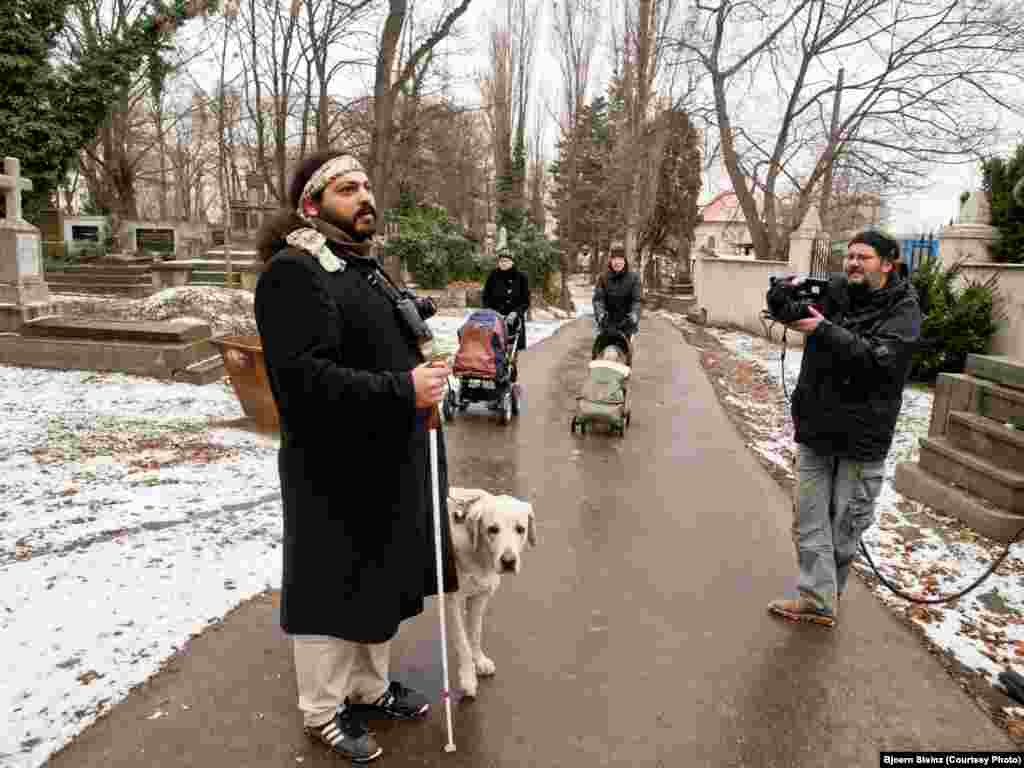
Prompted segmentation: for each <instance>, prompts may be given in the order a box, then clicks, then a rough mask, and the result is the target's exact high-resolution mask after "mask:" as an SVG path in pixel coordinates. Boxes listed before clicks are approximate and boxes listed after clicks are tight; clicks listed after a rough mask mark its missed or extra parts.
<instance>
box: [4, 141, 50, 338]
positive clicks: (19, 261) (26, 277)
mask: <svg viewBox="0 0 1024 768" xmlns="http://www.w3.org/2000/svg"><path fill="white" fill-rule="evenodd" d="M31 189H32V182H31V181H30V180H29V179H26V178H24V177H22V175H21V163H20V162H19V161H18V160H17V159H16V158H13V157H5V158H4V173H3V174H0V191H2V192H3V196H4V214H5V215H4V218H3V219H0V331H17V330H19V329H20V328H21V326H22V325H24V324H25V323H26V322H28V321H29V320H31V319H33V318H36V317H40V316H43V315H49V314H52V312H53V307H52V304H51V302H50V291H49V289H48V288H47V286H46V281H45V280H44V279H43V263H42V238H41V236H40V232H39V230H38V229H37V228H36V227H34V226H32V225H31V224H29V223H28V222H27V221H25V219H24V218H23V217H22V207H21V194H22V192H24V191H26V190H31Z"/></svg>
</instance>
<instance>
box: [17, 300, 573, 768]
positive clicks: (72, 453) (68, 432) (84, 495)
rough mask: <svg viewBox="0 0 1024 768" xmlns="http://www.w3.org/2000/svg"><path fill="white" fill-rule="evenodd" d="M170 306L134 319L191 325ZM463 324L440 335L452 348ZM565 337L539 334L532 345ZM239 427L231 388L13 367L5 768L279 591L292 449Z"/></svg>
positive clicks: (448, 323) (143, 304) (452, 324)
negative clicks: (212, 628) (238, 611)
mask: <svg viewBox="0 0 1024 768" xmlns="http://www.w3.org/2000/svg"><path fill="white" fill-rule="evenodd" d="M181 290H184V289H179V291H181ZM190 290H192V291H193V292H194V290H195V289H190ZM220 290H223V289H209V290H207V292H208V293H217V292H218V291H220ZM186 293H187V292H186ZM234 293H236V294H240V293H242V292H239V291H235V292H234ZM157 296H160V294H157ZM189 296H191V294H189ZM172 298H173V297H171V296H165V297H162V298H159V299H156V298H154V297H150V299H147V300H141V301H140V302H134V303H132V302H127V303H124V306H123V307H122V309H123V310H124V312H126V313H128V312H130V313H135V314H137V315H141V316H143V317H145V316H147V313H149V314H148V316H149V317H150V318H151V317H152V315H153V314H156V315H163V317H170V316H179V315H180V311H179V312H178V313H173V312H167V311H166V310H165V309H161V307H166V306H167V305H169V304H172V303H173V301H172ZM179 298H181V297H179ZM193 300H194V297H192V298H189V299H188V301H189V302H192V303H194V305H195V307H196V308H197V311H196V312H195V314H196V315H198V316H209V315H210V312H209V311H208V307H207V309H206V311H204V310H203V306H204V305H202V302H200V301H193ZM181 303H182V302H179V307H180V305H181ZM237 303H238V307H235V308H234V311H235V314H234V315H231V314H230V311H231V309H232V308H231V307H228V305H227V304H224V302H220V304H221V305H223V307H225V308H226V309H224V310H223V311H227V312H229V314H228V315H221V316H219V322H220V324H221V325H222V327H234V328H242V327H244V326H245V323H246V322H249V320H248V318H247V316H246V315H245V312H246V307H247V306H248V307H251V301H250V302H248V305H246V303H245V302H244V297H243V299H238V300H237ZM219 311H220V310H219ZM165 312H166V314H165ZM463 317H464V316H455V317H452V316H437V317H434V318H432V319H431V320H430V325H431V327H432V328H433V329H434V332H435V334H436V335H437V338H438V341H439V346H441V347H442V349H449V350H451V351H454V349H455V348H456V342H455V331H456V330H457V328H458V327H459V326H460V325H461V323H462V320H463ZM563 322H564V321H559V320H552V321H540V322H530V323H527V338H528V341H529V343H530V344H531V345H533V344H536V343H537V342H539V341H541V340H542V339H544V338H546V337H548V336H549V335H551V334H552V333H554V332H555V331H556V330H557V329H558V327H559V326H560V325H562V323H563ZM236 332H237V331H236ZM242 415H243V414H242V411H241V407H240V405H239V403H238V401H237V399H236V398H235V395H234V393H233V391H232V390H231V388H230V386H229V385H228V384H227V383H226V382H224V381H221V382H218V383H215V384H211V385H207V386H204V387H196V386H192V385H189V384H179V383H167V382H162V381H156V380H153V379H145V378H139V377H135V376H128V375H122V374H106V373H95V372H88V371H54V370H42V369H29V368H15V367H10V366H0V421H2V422H3V423H4V425H5V429H4V430H3V431H2V432H0V637H3V648H4V655H3V659H2V662H0V670H2V674H0V709H3V711H5V712H6V713H7V715H6V718H5V719H6V721H7V723H8V725H7V727H6V728H5V729H3V732H2V733H0V765H2V766H10V767H11V768H15V767H16V768H34V766H38V765H40V764H41V763H43V762H44V761H45V760H46V758H47V757H48V756H49V755H50V754H51V753H53V752H54V751H56V750H57V749H59V748H60V747H61V746H63V745H64V744H66V743H67V742H68V741H69V740H70V739H71V738H72V737H73V736H74V735H75V734H77V733H78V732H80V731H81V730H82V729H83V728H85V727H86V726H87V725H89V724H90V723H91V722H93V721H94V720H95V719H96V717H97V716H98V715H100V714H102V713H103V712H105V711H106V710H107V709H109V708H110V707H112V706H113V705H115V704H116V703H117V702H118V701H119V700H121V699H122V698H124V697H125V696H126V695H127V693H128V692H129V690H130V689H131V688H132V687H133V686H135V685H137V684H139V683H141V682H143V681H144V680H146V679H147V678H148V677H150V676H151V675H152V674H153V673H154V672H156V671H157V670H158V669H159V668H160V665H161V663H162V662H163V661H164V660H165V659H167V658H168V657H169V656H171V655H172V654H173V653H174V652H175V650H176V649H179V648H181V647H182V646H183V644H184V643H185V642H186V641H187V640H188V639H189V637H190V636H193V635H196V634H198V633H200V632H201V631H203V629H204V628H205V627H207V626H209V625H210V624H213V623H216V622H218V621H220V620H221V618H222V617H223V616H224V615H225V614H226V613H227V612H228V611H230V610H231V609H232V608H234V607H235V606H237V605H238V604H239V603H241V602H242V601H244V600H246V599H248V598H250V597H252V596H254V595H256V594H258V593H260V592H262V591H263V590H266V589H267V588H271V587H277V586H279V585H280V577H281V573H280V568H281V562H280V561H281V556H280V550H279V546H280V540H281V508H280V506H281V505H280V486H279V483H278V475H277V445H278V442H277V439H276V438H274V437H269V436H263V435H259V434H254V433H252V432H248V431H245V430H243V429H240V428H238V427H235V426H231V422H234V421H236V420H238V419H241V418H242ZM154 716H158V715H157V713H154Z"/></svg>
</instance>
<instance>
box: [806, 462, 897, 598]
mask: <svg viewBox="0 0 1024 768" xmlns="http://www.w3.org/2000/svg"><path fill="white" fill-rule="evenodd" d="M797 449H798V450H797V466H796V477H797V484H796V488H795V489H794V495H793V496H794V497H793V543H794V544H795V545H796V557H797V564H798V566H799V568H800V581H799V584H798V589H799V591H800V594H801V596H802V597H804V598H805V599H806V600H808V601H809V602H810V603H812V604H813V605H814V607H815V608H816V609H817V610H819V611H821V612H823V613H828V614H834V613H835V608H836V599H837V598H838V597H839V596H841V595H842V594H843V590H845V589H846V582H847V579H848V578H849V575H850V564H851V563H852V562H853V560H854V558H855V557H856V556H857V545H858V544H859V543H860V537H861V536H862V535H863V534H864V531H866V530H867V529H868V528H870V527H871V524H872V523H873V522H874V521H875V502H876V501H877V500H878V494H879V493H881V491H882V483H883V481H884V479H885V462H884V461H867V462H866V461H854V460H852V459H843V458H839V457H836V456H823V455H821V454H819V453H817V452H815V451H813V450H812V449H810V448H808V447H807V446H806V445H798V446H797Z"/></svg>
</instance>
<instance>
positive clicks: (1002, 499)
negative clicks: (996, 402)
mask: <svg viewBox="0 0 1024 768" xmlns="http://www.w3.org/2000/svg"><path fill="white" fill-rule="evenodd" d="M918 463H919V464H920V467H921V469H923V470H925V471H926V472H929V473H931V474H932V475H935V476H936V477H942V478H945V479H946V480H947V481H951V482H953V483H955V484H956V485H958V486H962V487H963V488H966V489H967V490H968V491H970V492H971V493H973V494H976V495H978V496H981V497H983V498H985V499H988V500H989V501H991V502H992V503H993V504H995V505H997V506H999V507H1002V508H1003V509H1005V510H1008V511H1009V512H1013V513H1016V514H1024V473H1020V472H1015V471H1013V470H1011V469H1006V468H1005V467H1000V466H998V465H997V464H995V463H993V462H992V461H989V460H988V459H985V458H982V457H981V456H977V455H975V454H973V453H969V452H967V451H965V450H963V449H961V448H959V447H958V446H957V445H956V444H955V443H954V442H953V441H952V440H951V439H950V438H949V437H947V436H934V437H925V438H922V439H921V456H920V459H919V461H918Z"/></svg>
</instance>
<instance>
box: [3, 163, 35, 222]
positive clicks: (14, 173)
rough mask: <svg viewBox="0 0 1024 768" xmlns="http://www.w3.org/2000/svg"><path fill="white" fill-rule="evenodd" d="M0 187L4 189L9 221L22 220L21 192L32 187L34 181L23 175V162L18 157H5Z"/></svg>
mask: <svg viewBox="0 0 1024 768" xmlns="http://www.w3.org/2000/svg"><path fill="white" fill-rule="evenodd" d="M0 189H2V190H3V191H4V198H5V202H6V209H7V220H8V221H22V218H21V193H22V192H24V191H26V190H30V189H32V182H31V181H30V180H29V179H23V178H22V177H21V162H20V161H19V160H18V158H16V157H5V158H4V172H3V173H0Z"/></svg>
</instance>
